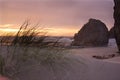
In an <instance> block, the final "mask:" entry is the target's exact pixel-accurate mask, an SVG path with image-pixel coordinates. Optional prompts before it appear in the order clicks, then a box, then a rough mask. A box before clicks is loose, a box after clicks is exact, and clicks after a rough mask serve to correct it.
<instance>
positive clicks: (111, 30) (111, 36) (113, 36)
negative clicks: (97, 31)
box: [109, 27, 115, 38]
mask: <svg viewBox="0 0 120 80" xmlns="http://www.w3.org/2000/svg"><path fill="white" fill-rule="evenodd" d="M114 29H115V27H112V28H111V29H110V31H109V38H115V33H114V31H115V30H114Z"/></svg>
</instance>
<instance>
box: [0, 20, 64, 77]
mask: <svg viewBox="0 0 120 80" xmlns="http://www.w3.org/2000/svg"><path fill="white" fill-rule="evenodd" d="M46 33H47V32H46V31H44V30H42V28H40V30H39V29H38V25H35V26H33V27H29V22H28V21H25V22H24V23H23V25H22V26H21V27H20V29H19V30H18V32H17V33H16V35H15V36H13V38H11V36H4V37H2V38H1V40H0V42H1V43H0V44H1V49H3V48H4V50H1V52H2V53H4V55H0V75H3V76H7V77H10V78H12V79H14V78H15V75H17V74H18V73H20V72H23V71H21V67H23V66H25V65H27V64H28V63H33V64H34V63H37V65H38V64H40V65H43V64H46V65H47V64H48V65H49V64H54V63H58V62H60V61H62V60H63V58H64V53H66V52H65V51H66V50H65V49H64V48H61V47H56V46H55V45H56V44H57V42H55V43H53V45H49V42H47V43H46V42H44V40H45V39H46V37H47V36H46ZM8 41H11V42H9V44H6V43H7V42H8ZM3 43H4V44H5V45H3ZM4 51H5V52H4ZM35 66H36V64H35ZM29 67H31V66H29Z"/></svg>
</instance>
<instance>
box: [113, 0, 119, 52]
mask: <svg viewBox="0 0 120 80" xmlns="http://www.w3.org/2000/svg"><path fill="white" fill-rule="evenodd" d="M114 3H115V6H114V20H115V23H114V26H115V39H116V42H117V46H118V49H119V52H120V0H114Z"/></svg>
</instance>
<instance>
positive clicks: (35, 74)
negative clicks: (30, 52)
mask: <svg viewBox="0 0 120 80" xmlns="http://www.w3.org/2000/svg"><path fill="white" fill-rule="evenodd" d="M116 51H117V47H116V45H114V44H113V43H112V42H111V43H110V44H109V47H96V48H81V49H70V52H71V53H70V54H69V55H66V57H67V59H65V60H64V62H63V63H58V64H53V65H38V64H37V63H28V64H27V65H25V66H23V67H22V68H21V70H22V71H23V72H21V73H19V74H18V75H16V77H17V78H18V80H120V76H119V75H120V57H114V58H111V59H104V60H100V59H94V58H93V57H92V56H93V55H107V54H113V53H114V54H116ZM31 65H35V66H32V67H31V68H30V66H31Z"/></svg>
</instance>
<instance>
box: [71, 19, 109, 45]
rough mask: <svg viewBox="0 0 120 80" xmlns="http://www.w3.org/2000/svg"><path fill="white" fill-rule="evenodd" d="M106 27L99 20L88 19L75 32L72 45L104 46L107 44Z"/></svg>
mask: <svg viewBox="0 0 120 80" xmlns="http://www.w3.org/2000/svg"><path fill="white" fill-rule="evenodd" d="M108 37H109V35H108V29H107V27H106V25H105V24H104V23H103V22H101V21H100V20H96V19H89V22H88V23H87V24H85V25H84V26H83V27H82V28H81V30H80V31H79V32H78V33H77V34H75V36H74V41H73V43H72V45H73V46H105V45H107V44H108Z"/></svg>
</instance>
